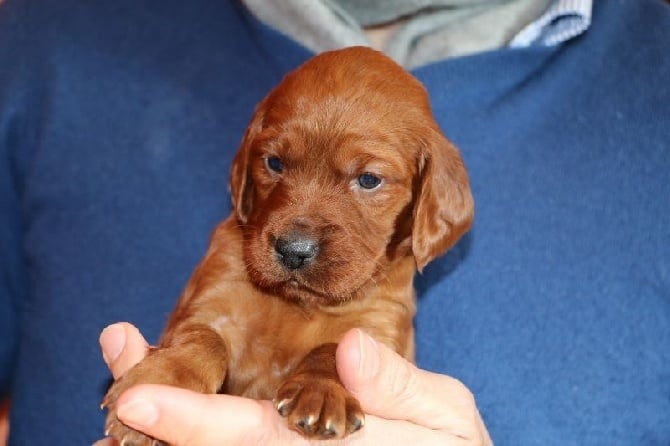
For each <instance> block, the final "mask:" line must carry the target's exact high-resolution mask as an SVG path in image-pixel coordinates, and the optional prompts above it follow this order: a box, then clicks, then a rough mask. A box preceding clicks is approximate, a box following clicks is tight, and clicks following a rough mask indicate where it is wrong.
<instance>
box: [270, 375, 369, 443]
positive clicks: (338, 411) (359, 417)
mask: <svg viewBox="0 0 670 446" xmlns="http://www.w3.org/2000/svg"><path fill="white" fill-rule="evenodd" d="M275 406H276V407H277V410H278V411H279V414H280V415H281V416H283V417H286V419H287V423H288V426H289V427H290V428H291V429H293V430H296V431H298V432H299V433H301V434H302V435H304V436H306V437H309V438H322V439H327V438H342V437H344V436H346V435H349V434H351V433H353V432H356V431H357V430H359V429H360V428H361V427H363V424H364V422H365V417H364V415H363V411H362V410H361V407H360V405H359V404H358V401H357V400H356V399H355V398H354V397H353V396H351V394H349V392H348V391H347V390H346V389H345V388H344V387H343V386H342V384H340V382H339V381H337V380H335V379H332V378H326V377H321V376H318V375H317V376H315V375H312V374H309V373H305V374H300V375H295V376H292V377H290V378H288V379H287V380H286V381H285V382H284V384H282V386H281V387H280V388H279V391H278V392H277V397H276V399H275Z"/></svg>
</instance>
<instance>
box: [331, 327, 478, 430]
mask: <svg viewBox="0 0 670 446" xmlns="http://www.w3.org/2000/svg"><path fill="white" fill-rule="evenodd" d="M336 357H337V370H338V373H339V376H340V379H341V380H342V383H343V384H344V385H345V387H346V388H347V389H348V390H349V391H350V392H351V393H352V394H353V395H354V396H355V397H356V398H358V400H359V402H360V403H361V407H362V408H363V410H364V411H365V412H367V413H370V414H373V415H377V416H379V417H383V418H387V419H393V420H407V421H411V422H413V423H416V424H418V425H421V426H425V427H429V428H431V429H444V430H446V431H448V432H450V433H451V434H452V435H454V436H456V437H461V438H476V437H480V436H482V435H483V434H482V432H480V427H481V426H483V424H482V423H481V420H480V417H479V413H478V412H477V408H476V405H475V402H474V397H473V396H472V393H471V392H470V391H469V390H468V389H467V388H466V387H465V386H464V385H463V384H462V383H461V382H459V381H458V380H456V379H454V378H451V377H448V376H445V375H439V374H435V373H430V372H427V371H424V370H420V369H418V368H417V367H416V366H414V365H413V364H411V363H410V362H408V361H406V360H405V359H403V358H401V357H400V356H399V355H398V354H397V353H395V352H393V351H392V350H391V349H389V348H388V347H386V346H384V345H382V344H379V343H377V342H375V341H374V340H373V339H372V338H371V337H370V336H368V335H367V334H365V333H364V332H362V331H361V330H351V331H349V332H347V333H346V334H345V336H344V337H343V338H342V340H341V341H340V345H339V346H338V350H337V355H336Z"/></svg>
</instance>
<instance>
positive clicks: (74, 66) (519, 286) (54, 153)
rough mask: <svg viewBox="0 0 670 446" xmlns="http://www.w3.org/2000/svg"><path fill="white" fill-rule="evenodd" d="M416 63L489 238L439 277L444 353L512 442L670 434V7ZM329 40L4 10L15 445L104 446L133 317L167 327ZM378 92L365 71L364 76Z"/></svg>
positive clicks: (92, 14) (440, 266) (0, 281)
mask: <svg viewBox="0 0 670 446" xmlns="http://www.w3.org/2000/svg"><path fill="white" fill-rule="evenodd" d="M592 20H593V22H592V26H591V28H590V29H589V30H588V31H587V32H586V33H584V34H582V35H580V36H579V37H577V38H575V39H573V40H571V41H570V42H569V43H566V44H563V45H561V46H558V47H553V48H550V47H540V48H530V49H518V50H517V49H514V50H511V49H507V50H501V51H492V52H487V53H481V54H477V55H473V56H469V57H463V58H455V59H450V60H448V61H445V62H441V63H436V64H432V65H429V66H425V67H423V68H421V69H419V70H416V71H415V72H414V74H416V75H417V76H418V77H419V78H420V79H421V81H423V82H424V83H425V85H426V87H427V89H428V91H429V93H430V96H431V99H432V104H433V107H434V111H435V114H436V116H437V119H438V121H439V123H440V124H441V126H442V128H443V130H444V131H445V133H446V134H447V135H448V136H449V137H450V138H451V139H452V140H453V141H454V142H455V143H456V144H457V145H458V146H459V147H460V149H461V150H462V153H463V156H464V159H465V162H466V164H467V166H468V168H469V172H470V176H471V182H472V187H473V191H474V196H475V200H476V217H475V224H474V227H473V229H472V231H471V232H470V233H469V235H467V236H466V237H465V238H464V239H463V240H462V242H461V243H459V244H458V245H457V246H456V247H455V248H454V249H453V250H452V251H450V253H448V254H447V255H446V256H444V257H443V258H441V259H440V260H438V261H436V262H434V263H432V264H431V265H429V266H428V268H426V270H425V272H424V274H423V275H422V276H420V277H418V278H417V281H416V285H417V288H418V291H419V306H418V316H417V319H416V324H417V357H418V362H419V365H420V366H422V367H424V368H427V369H429V370H434V371H437V372H441V373H447V374H450V375H453V376H455V377H457V378H458V379H460V380H462V381H463V382H464V383H465V384H467V385H468V386H469V387H470V388H471V389H472V390H473V392H474V393H475V396H476V397H477V401H478V405H479V407H480V410H481V413H482V415H483V417H484V419H485V421H486V423H487V425H488V426H489V428H490V431H491V435H492V437H493V439H494V441H495V442H496V444H498V445H515V446H519V445H521V446H523V445H528V446H535V445H561V446H565V445H614V446H617V445H621V446H624V445H625V446H629V445H658V446H667V445H668V444H669V443H670V348H669V347H668V346H669V345H670V249H668V247H669V246H670V200H669V199H668V197H670V148H669V145H670V133H669V131H668V128H670V115H669V113H670V111H669V108H668V104H670V83H668V82H667V80H668V79H670V58H668V57H667V55H668V54H670V40H669V39H668V38H667V30H668V29H670V10H669V9H668V6H667V5H665V4H664V3H662V2H660V1H657V0H610V1H600V2H595V4H594V11H593V17H592ZM309 56H310V54H309V52H308V51H307V50H305V49H304V48H303V47H301V46H299V45H297V44H296V43H294V42H292V41H290V40H289V39H288V38H286V37H284V36H282V35H281V34H279V33H277V32H275V31H273V30H272V29H270V28H268V27H267V26H265V25H263V24H261V23H260V22H258V21H257V20H256V19H255V18H253V16H251V15H250V14H249V13H248V12H247V11H245V10H244V9H243V8H242V7H241V6H239V3H238V2H234V1H230V2H228V1H223V0H192V1H187V2H185V1H175V0H160V1H159V0H146V1H141V2H140V1H136V0H115V1H106V0H90V1H86V2H80V1H75V0H31V1H25V0H6V2H5V3H3V4H2V6H0V272H1V274H0V392H2V393H11V394H12V402H13V405H12V417H11V423H12V424H11V429H12V433H11V439H10V444H11V445H16V446H19V445H31V446H33V445H54V444H57V445H69V444H90V443H91V442H93V441H94V440H96V439H98V438H100V437H101V436H102V431H103V423H104V421H103V420H104V413H103V412H101V411H100V410H99V409H98V407H99V404H100V401H101V399H102V396H103V394H104V392H105V389H106V386H107V385H108V384H109V380H110V374H109V372H108V371H107V369H106V367H105V366H104V364H103V361H102V359H101V355H100V352H99V347H98V343H97V339H98V335H99V333H100V331H101V330H102V329H103V328H104V327H105V326H106V325H107V324H109V323H112V322H115V321H119V320H127V321H130V322H132V323H135V324H137V325H138V327H139V328H140V329H141V330H142V332H143V333H145V334H146V335H147V337H148V338H149V340H150V341H155V340H156V339H157V336H158V335H159V333H160V331H161V330H162V327H163V325H164V323H165V321H166V318H167V315H168V314H169V312H170V311H171V310H172V308H173V306H174V304H175V302H176V299H177V297H178V295H179V293H180V291H181V289H182V287H183V286H184V285H185V283H186V281H187V280H188V277H189V275H190V273H191V271H192V269H193V268H194V266H195V265H196V263H197V262H198V261H199V259H200V258H201V256H202V255H203V253H204V250H205V248H206V246H207V242H208V237H209V234H210V232H211V230H212V229H213V227H214V225H215V224H216V223H217V222H218V221H219V220H220V219H222V218H223V217H224V216H226V215H227V214H228V212H229V210H230V205H229V197H228V195H227V189H226V188H227V179H228V169H229V166H230V161H231V158H232V156H233V154H234V153H235V151H236V150H237V146H238V143H239V141H240V140H241V137H242V135H243V132H244V129H245V126H246V124H247V122H248V120H249V119H250V117H251V114H252V112H253V108H254V106H255V104H256V103H257V102H258V101H259V100H260V99H261V98H262V97H263V96H264V95H265V94H266V93H267V92H268V91H269V90H270V89H271V88H272V87H273V86H274V85H275V84H276V83H277V82H278V81H279V80H280V79H281V77H282V76H283V75H284V74H285V73H286V72H287V71H288V70H289V69H291V68H293V67H295V66H297V65H298V64H299V63H300V62H302V61H304V60H305V59H306V58H308V57H309ZM352 82H355V79H352Z"/></svg>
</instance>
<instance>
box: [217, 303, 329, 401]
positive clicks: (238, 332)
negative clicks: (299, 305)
mask: <svg viewBox="0 0 670 446" xmlns="http://www.w3.org/2000/svg"><path fill="white" fill-rule="evenodd" d="M284 310H285V311H262V312H254V313H251V314H244V315H240V314H225V315H220V316H218V317H217V318H216V319H215V320H214V322H213V323H212V324H211V325H212V328H214V329H215V330H216V331H217V332H219V334H220V335H221V337H222V338H223V339H225V340H226V343H227V345H228V348H229V358H228V371H227V374H226V379H225V382H224V386H223V389H222V390H223V392H224V393H228V394H232V395H242V396H247V397H251V398H257V399H272V398H274V396H275V395H276V391H277V389H278V387H279V385H280V384H281V383H282V382H283V381H284V379H285V378H286V377H287V376H288V375H289V374H290V373H291V371H292V370H294V369H295V367H296V366H297V365H298V363H299V362H300V361H301V360H302V359H303V358H304V357H305V356H306V355H307V353H309V351H310V350H312V349H313V348H315V347H316V346H318V345H320V344H322V343H324V342H329V341H330V339H329V338H330V337H331V335H330V334H327V333H326V332H330V331H333V329H334V328H335V327H333V326H331V327H329V329H328V330H326V329H325V327H324V326H323V321H322V320H321V319H320V318H315V319H308V318H305V317H304V316H301V315H299V314H296V313H295V312H293V311H291V309H290V308H288V309H284ZM337 331H339V330H337Z"/></svg>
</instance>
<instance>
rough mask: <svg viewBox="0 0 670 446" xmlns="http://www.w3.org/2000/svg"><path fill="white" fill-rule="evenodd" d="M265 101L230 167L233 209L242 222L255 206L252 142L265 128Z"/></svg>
mask: <svg viewBox="0 0 670 446" xmlns="http://www.w3.org/2000/svg"><path fill="white" fill-rule="evenodd" d="M263 115H264V102H261V103H260V104H258V106H257V107H256V111H255V112H254V116H253V118H252V119H251V123H250V124H249V126H248V127H247V130H246V132H245V133H244V138H242V143H241V144H240V148H239V150H238V151H237V154H236V155H235V158H233V164H232V166H231V169H230V183H229V188H230V195H231V198H232V201H233V209H234V210H235V214H236V215H237V219H238V220H239V221H240V223H243V224H244V223H246V222H247V219H248V217H249V213H250V212H251V208H252V206H253V188H254V184H253V181H252V179H251V173H250V172H249V167H250V166H249V157H250V155H249V154H250V152H251V144H252V142H253V140H254V138H255V137H256V135H258V133H260V131H261V129H262V128H263Z"/></svg>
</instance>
